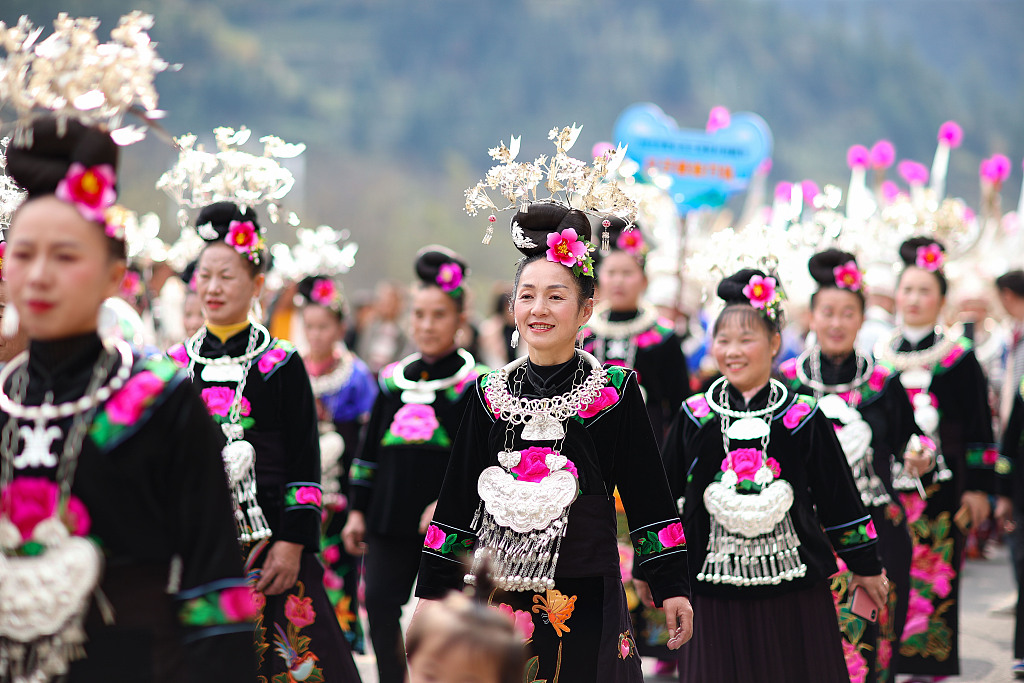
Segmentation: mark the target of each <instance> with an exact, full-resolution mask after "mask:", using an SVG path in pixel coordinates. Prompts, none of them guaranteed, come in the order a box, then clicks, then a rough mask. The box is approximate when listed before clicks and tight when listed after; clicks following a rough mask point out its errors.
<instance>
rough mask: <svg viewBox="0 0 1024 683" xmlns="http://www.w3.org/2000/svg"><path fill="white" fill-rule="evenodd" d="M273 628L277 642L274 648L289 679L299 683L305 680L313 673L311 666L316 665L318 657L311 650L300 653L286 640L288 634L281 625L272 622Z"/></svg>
mask: <svg viewBox="0 0 1024 683" xmlns="http://www.w3.org/2000/svg"><path fill="white" fill-rule="evenodd" d="M274 628H276V629H277V636H276V638H275V640H276V641H277V644H276V645H275V646H274V649H275V650H276V651H277V654H279V655H280V656H281V658H282V659H283V660H284V662H285V666H287V667H288V676H289V677H290V679H291V680H292V681H299V682H300V683H301V681H304V680H306V679H307V678H309V676H310V674H312V673H313V668H314V667H315V666H316V662H318V661H320V658H319V657H317V656H316V655H315V654H313V653H312V652H306V653H304V654H302V655H300V654H299V653H298V652H297V651H296V650H295V648H294V647H293V646H292V644H291V643H290V642H289V641H288V636H287V635H286V634H285V632H284V629H282V628H281V625H280V624H274Z"/></svg>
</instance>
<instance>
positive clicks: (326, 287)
mask: <svg viewBox="0 0 1024 683" xmlns="http://www.w3.org/2000/svg"><path fill="white" fill-rule="evenodd" d="M337 296H338V288H337V287H335V286H334V282H332V281H331V280H325V279H321V280H317V281H316V282H314V283H313V288H312V289H311V290H310V292H309V298H310V299H312V300H313V303H316V304H320V305H321V306H330V305H331V304H333V303H334V301H335V299H336V298H337Z"/></svg>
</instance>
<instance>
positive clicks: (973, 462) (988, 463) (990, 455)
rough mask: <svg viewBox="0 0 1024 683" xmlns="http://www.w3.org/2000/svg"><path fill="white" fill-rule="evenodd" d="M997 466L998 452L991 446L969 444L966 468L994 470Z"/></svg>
mask: <svg viewBox="0 0 1024 683" xmlns="http://www.w3.org/2000/svg"><path fill="white" fill-rule="evenodd" d="M998 464H999V450H998V449H997V448H996V447H995V446H994V445H991V444H971V445H970V446H968V447H967V467H969V468H971V469H976V470H991V469H995V467H996V465H998Z"/></svg>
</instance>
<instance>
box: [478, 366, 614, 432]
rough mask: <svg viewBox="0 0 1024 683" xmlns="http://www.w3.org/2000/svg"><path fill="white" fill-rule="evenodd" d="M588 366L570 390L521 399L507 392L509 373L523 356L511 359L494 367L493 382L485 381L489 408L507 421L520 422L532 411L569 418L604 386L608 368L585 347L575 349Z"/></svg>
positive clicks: (485, 392)
mask: <svg viewBox="0 0 1024 683" xmlns="http://www.w3.org/2000/svg"><path fill="white" fill-rule="evenodd" d="M577 353H579V354H580V355H581V356H582V357H583V358H584V359H585V360H587V361H588V362H589V364H590V366H591V368H590V374H589V375H588V376H587V378H586V379H585V380H584V381H583V382H582V383H581V384H579V385H578V386H574V387H573V389H572V390H571V391H569V392H568V393H565V394H559V395H558V396H553V397H551V398H532V399H526V400H523V399H521V398H519V395H518V394H517V395H512V394H511V393H509V389H508V383H509V375H510V374H511V373H512V372H515V371H517V370H519V368H521V367H522V366H523V365H525V364H526V360H527V357H526V356H524V357H523V358H521V359H518V360H514V361H512V362H511V363H509V364H508V365H506V366H505V367H503V368H502V369H501V370H499V371H498V375H497V377H495V380H494V382H492V383H489V384H488V385H487V388H486V389H484V394H485V395H486V396H487V399H488V401H489V402H490V404H491V408H492V409H494V410H495V411H496V412H497V413H498V417H499V418H500V419H502V420H506V421H508V422H509V423H511V424H524V423H525V422H526V421H527V420H528V419H530V418H532V417H533V416H534V415H538V414H547V415H550V416H551V417H552V418H554V419H555V420H558V421H559V422H564V421H565V420H567V419H569V418H570V417H572V416H573V415H575V414H576V412H577V411H578V410H579V409H580V407H582V406H587V405H590V404H591V403H593V402H594V400H595V399H596V398H597V397H598V396H599V395H600V393H601V389H603V388H604V387H605V385H606V384H607V379H608V372H607V371H606V370H605V369H604V368H603V367H602V366H601V363H600V362H599V361H598V360H597V359H596V358H594V356H592V355H591V354H589V353H587V352H586V351H577Z"/></svg>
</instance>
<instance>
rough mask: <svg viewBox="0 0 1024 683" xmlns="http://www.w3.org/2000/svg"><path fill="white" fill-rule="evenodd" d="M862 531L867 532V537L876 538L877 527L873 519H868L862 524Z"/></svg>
mask: <svg viewBox="0 0 1024 683" xmlns="http://www.w3.org/2000/svg"><path fill="white" fill-rule="evenodd" d="M864 533H866V534H867V536H868V538H878V529H876V528H875V520H873V519H872V520H870V521H869V522H868V523H867V524H865V525H864Z"/></svg>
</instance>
